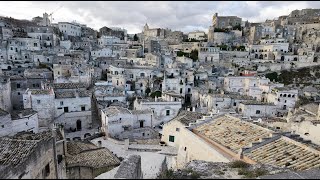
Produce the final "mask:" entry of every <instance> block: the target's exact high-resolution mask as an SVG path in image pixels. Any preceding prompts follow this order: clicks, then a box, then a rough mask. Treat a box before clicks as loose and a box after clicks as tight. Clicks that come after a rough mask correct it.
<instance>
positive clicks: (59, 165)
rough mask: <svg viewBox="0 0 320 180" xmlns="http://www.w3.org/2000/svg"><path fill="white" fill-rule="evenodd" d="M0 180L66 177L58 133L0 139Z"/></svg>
mask: <svg viewBox="0 0 320 180" xmlns="http://www.w3.org/2000/svg"><path fill="white" fill-rule="evenodd" d="M0 142H1V143H0V144H1V147H0V152H1V155H0V159H1V163H0V167H1V168H0V178H3V179H63V178H66V169H65V160H64V156H65V151H64V150H65V145H64V138H63V135H62V134H61V132H60V131H59V130H53V132H52V131H45V132H42V133H37V134H34V133H21V134H17V135H15V136H13V137H10V138H8V137H2V138H0Z"/></svg>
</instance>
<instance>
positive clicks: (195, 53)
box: [190, 49, 198, 61]
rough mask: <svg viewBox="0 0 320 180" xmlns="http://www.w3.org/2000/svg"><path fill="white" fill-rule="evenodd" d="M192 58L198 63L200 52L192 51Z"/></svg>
mask: <svg viewBox="0 0 320 180" xmlns="http://www.w3.org/2000/svg"><path fill="white" fill-rule="evenodd" d="M190 58H191V59H192V60H193V61H197V60H198V50H196V49H194V50H192V51H191V53H190Z"/></svg>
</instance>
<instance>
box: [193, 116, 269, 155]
mask: <svg viewBox="0 0 320 180" xmlns="http://www.w3.org/2000/svg"><path fill="white" fill-rule="evenodd" d="M194 130H195V131H196V132H198V133H199V134H201V135H203V136H205V137H207V138H209V139H210V140H212V141H215V142H217V143H219V144H221V145H223V146H225V147H227V148H228V149H230V150H232V151H233V152H236V153H237V152H238V150H239V149H241V148H244V147H247V146H249V145H250V144H251V143H253V142H256V141H258V140H259V139H260V138H267V137H270V133H272V132H273V131H271V130H268V129H265V128H263V127H260V126H258V125H255V124H252V123H249V122H244V121H241V120H240V119H238V118H233V117H230V116H221V117H218V118H217V119H213V120H212V121H210V122H208V123H205V124H202V125H200V126H198V127H196V128H195V129H194Z"/></svg>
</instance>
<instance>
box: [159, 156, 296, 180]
mask: <svg viewBox="0 0 320 180" xmlns="http://www.w3.org/2000/svg"><path fill="white" fill-rule="evenodd" d="M289 171H290V170H289V169H284V168H279V167H275V166H271V165H263V164H256V165H250V164H247V163H245V162H242V161H234V162H231V163H220V162H207V161H198V160H197V161H192V162H190V163H189V164H187V165H186V167H185V168H184V169H179V170H177V171H173V170H167V171H164V172H163V173H162V174H160V175H159V177H158V178H159V179H241V178H250V179H251V178H258V177H260V176H265V175H273V174H278V173H283V172H289Z"/></svg>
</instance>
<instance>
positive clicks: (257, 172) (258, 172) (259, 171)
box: [238, 168, 268, 178]
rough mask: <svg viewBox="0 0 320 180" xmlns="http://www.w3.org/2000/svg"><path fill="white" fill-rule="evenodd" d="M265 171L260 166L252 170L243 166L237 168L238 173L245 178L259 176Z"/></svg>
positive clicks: (264, 173)
mask: <svg viewBox="0 0 320 180" xmlns="http://www.w3.org/2000/svg"><path fill="white" fill-rule="evenodd" d="M267 173H268V171H267V170H265V169H262V168H258V169H255V170H252V171H250V170H248V169H245V168H241V169H239V170H238V174H239V175H243V176H244V177H245V178H256V177H259V176H263V175H266V174H267Z"/></svg>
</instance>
